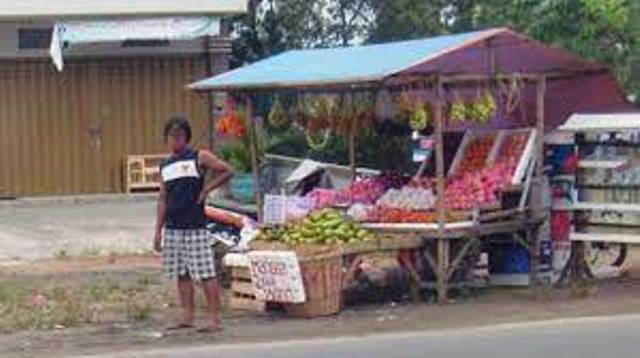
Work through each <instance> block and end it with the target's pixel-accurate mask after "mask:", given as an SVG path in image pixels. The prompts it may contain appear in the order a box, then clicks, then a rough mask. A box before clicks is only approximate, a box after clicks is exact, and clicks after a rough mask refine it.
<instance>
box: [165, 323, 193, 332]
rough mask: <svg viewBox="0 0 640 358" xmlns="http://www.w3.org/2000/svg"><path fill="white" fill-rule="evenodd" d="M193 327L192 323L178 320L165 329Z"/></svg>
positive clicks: (176, 329) (174, 329)
mask: <svg viewBox="0 0 640 358" xmlns="http://www.w3.org/2000/svg"><path fill="white" fill-rule="evenodd" d="M190 328H193V323H187V322H180V323H177V324H175V325H173V326H169V327H167V328H166V330H167V331H179V330H182V329H190Z"/></svg>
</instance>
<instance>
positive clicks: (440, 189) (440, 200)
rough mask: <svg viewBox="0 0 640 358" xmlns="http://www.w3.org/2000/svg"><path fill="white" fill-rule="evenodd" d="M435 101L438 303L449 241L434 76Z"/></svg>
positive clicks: (439, 98)
mask: <svg viewBox="0 0 640 358" xmlns="http://www.w3.org/2000/svg"><path fill="white" fill-rule="evenodd" d="M434 91H435V101H434V103H433V113H434V121H435V123H434V124H435V134H434V136H435V141H436V190H437V194H438V197H437V210H438V211H437V218H438V239H437V240H436V256H437V264H438V267H437V270H436V272H435V274H436V279H437V282H436V287H437V291H438V303H440V304H444V303H446V302H447V291H448V288H447V267H448V264H449V257H448V256H449V255H448V251H449V241H447V240H443V239H442V237H443V236H444V233H445V232H444V231H445V224H446V216H445V203H444V200H445V199H444V143H443V140H444V138H443V135H442V129H443V127H444V118H443V111H444V102H443V93H442V81H441V78H440V77H436V79H435V82H434Z"/></svg>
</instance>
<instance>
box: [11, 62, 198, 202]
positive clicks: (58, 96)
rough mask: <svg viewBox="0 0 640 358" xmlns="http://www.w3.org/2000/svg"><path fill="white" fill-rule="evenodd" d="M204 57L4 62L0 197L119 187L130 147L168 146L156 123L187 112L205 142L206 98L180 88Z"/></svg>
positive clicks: (146, 150)
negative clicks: (61, 64)
mask: <svg viewBox="0 0 640 358" xmlns="http://www.w3.org/2000/svg"><path fill="white" fill-rule="evenodd" d="M203 75H204V60H203V59H201V58H178V57H175V58H130V59H110V60H79V61H69V62H68V65H67V66H66V68H65V70H64V72H62V73H58V72H56V71H55V70H54V68H53V66H52V65H51V63H50V62H48V61H45V60H25V61H17V62H0V196H32V195H35V196H38V195H59V194H82V193H99V192H117V191H121V190H122V160H123V157H124V155H126V154H151V153H161V152H163V151H164V146H163V141H162V136H161V131H162V124H163V123H164V121H165V120H166V118H167V117H168V116H170V115H171V114H173V113H185V114H187V115H189V116H190V117H191V118H192V124H193V126H194V133H195V141H196V142H201V143H205V142H206V128H207V126H206V123H207V120H208V118H207V114H206V108H207V107H206V102H205V100H204V99H203V98H201V97H199V96H197V95H195V94H193V93H190V92H189V91H186V90H185V88H184V85H185V84H187V83H189V82H192V81H194V80H196V79H200V78H202V77H203Z"/></svg>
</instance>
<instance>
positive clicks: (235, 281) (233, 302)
mask: <svg viewBox="0 0 640 358" xmlns="http://www.w3.org/2000/svg"><path fill="white" fill-rule="evenodd" d="M227 269H229V271H230V273H231V298H230V300H229V307H231V308H232V309H234V310H240V311H251V312H265V311H266V303H265V302H261V301H258V300H256V296H255V294H254V291H253V284H252V283H251V273H250V272H249V267H247V266H230V267H227Z"/></svg>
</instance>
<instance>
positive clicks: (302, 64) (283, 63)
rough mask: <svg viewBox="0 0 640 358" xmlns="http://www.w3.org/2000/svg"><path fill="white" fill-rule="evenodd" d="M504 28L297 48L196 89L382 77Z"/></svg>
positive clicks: (362, 79) (306, 83) (315, 82)
mask: <svg viewBox="0 0 640 358" xmlns="http://www.w3.org/2000/svg"><path fill="white" fill-rule="evenodd" d="M501 31H503V29H493V30H486V31H479V32H469V33H463V34H456V35H448V36H439V37H433V38H427V39H421V40H412V41H402V42H393V43H387V44H379V45H368V46H353V47H339V48H328V49H312V50H293V51H288V52H285V53H283V54H280V55H276V56H273V57H270V58H267V59H265V60H262V61H258V62H256V63H253V64H251V65H248V66H245V67H242V68H239V69H236V70H233V71H230V72H227V73H224V74H221V75H219V76H216V77H213V78H210V79H205V80H203V81H200V82H197V83H194V84H192V85H191V86H190V88H191V89H194V90H233V89H257V88H278V87H296V86H305V85H309V86H311V85H313V86H318V85H333V84H348V83H354V84H355V83H362V82H373V81H381V80H383V79H385V78H386V77H388V76H391V75H394V74H396V73H399V72H401V71H404V70H407V69H410V68H411V67H412V66H415V65H418V64H420V63H422V62H424V61H428V60H430V59H434V58H437V57H439V56H442V55H444V54H446V53H448V52H450V51H454V50H456V49H460V48H462V47H464V46H468V45H471V44H473V43H476V42H478V41H481V40H483V39H485V38H487V37H490V36H493V35H495V34H497V33H499V32H501Z"/></svg>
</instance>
